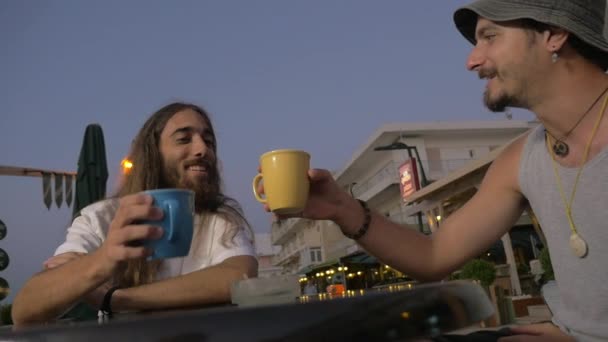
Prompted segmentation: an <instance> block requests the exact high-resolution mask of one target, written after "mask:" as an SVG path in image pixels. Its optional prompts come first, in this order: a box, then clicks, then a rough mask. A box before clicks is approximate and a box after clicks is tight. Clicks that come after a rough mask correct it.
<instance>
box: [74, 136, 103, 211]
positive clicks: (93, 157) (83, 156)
mask: <svg viewBox="0 0 608 342" xmlns="http://www.w3.org/2000/svg"><path fill="white" fill-rule="evenodd" d="M107 181H108V164H107V162H106V144H105V142H104V139H103V131H102V130H101V126H99V125H98V124H90V125H88V126H87V129H86V131H85V133H84V140H83V142H82V148H81V149H80V156H79V157H78V172H77V175H76V198H75V200H74V215H73V216H74V217H76V216H78V215H79V214H80V210H81V209H82V208H84V207H86V206H87V205H89V204H91V203H94V202H97V201H99V200H101V199H103V198H104V197H105V195H106V182H107Z"/></svg>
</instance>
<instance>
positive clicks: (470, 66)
mask: <svg viewBox="0 0 608 342" xmlns="http://www.w3.org/2000/svg"><path fill="white" fill-rule="evenodd" d="M484 61H485V57H484V55H483V52H482V51H481V49H480V48H479V47H478V46H477V45H475V46H474V47H473V49H472V50H471V53H470V54H469V56H468V57H467V70H469V71H477V70H478V69H479V68H480V67H481V65H482V64H483V63H484Z"/></svg>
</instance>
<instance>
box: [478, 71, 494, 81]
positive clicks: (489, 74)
mask: <svg viewBox="0 0 608 342" xmlns="http://www.w3.org/2000/svg"><path fill="white" fill-rule="evenodd" d="M478 75H479V78H480V79H484V78H491V77H494V76H497V75H498V73H497V72H496V70H479V73H478Z"/></svg>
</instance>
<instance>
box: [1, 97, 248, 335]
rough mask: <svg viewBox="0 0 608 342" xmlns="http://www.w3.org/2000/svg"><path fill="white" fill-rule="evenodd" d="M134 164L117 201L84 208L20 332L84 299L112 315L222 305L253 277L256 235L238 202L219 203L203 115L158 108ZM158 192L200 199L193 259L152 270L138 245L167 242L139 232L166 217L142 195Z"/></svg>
mask: <svg viewBox="0 0 608 342" xmlns="http://www.w3.org/2000/svg"><path fill="white" fill-rule="evenodd" d="M129 157H130V158H131V159H132V160H133V165H134V167H133V169H132V171H131V172H129V173H128V174H127V175H126V176H125V178H124V179H123V180H122V182H121V185H120V189H119V191H118V193H117V196H115V198H112V199H108V200H105V201H101V202H98V203H95V204H92V205H90V206H88V207H86V208H84V209H83V210H82V211H81V216H79V217H77V218H76V219H75V220H74V222H73V223H72V226H71V227H69V228H68V232H67V237H66V241H65V242H64V243H63V244H62V245H60V246H59V247H58V248H57V250H56V252H55V256H54V257H52V258H51V259H49V260H47V262H45V268H46V269H45V270H44V271H43V272H41V273H39V274H37V275H35V276H34V277H32V278H31V279H30V280H29V281H28V282H27V283H26V284H25V285H24V287H23V288H22V289H21V291H20V292H19V294H18V295H17V296H16V298H15V301H14V304H13V320H14V322H15V323H16V324H27V323H38V322H44V321H48V320H52V319H54V318H57V317H58V316H59V315H61V314H62V313H63V312H65V311H66V310H67V309H69V308H70V307H71V306H72V305H74V304H75V303H76V302H78V301H79V300H81V299H82V298H84V299H85V300H86V301H87V302H88V303H90V304H91V305H94V306H97V307H101V306H102V304H103V306H104V307H103V308H102V309H103V310H104V311H106V312H107V311H109V312H110V313H111V311H134V310H154V309H170V308H183V307H195V306H202V305H210V304H218V303H225V302H228V301H229V299H230V284H231V283H232V282H233V281H235V280H238V279H243V278H246V277H254V276H256V273H257V261H256V259H255V256H254V255H255V251H254V248H253V244H252V242H253V241H252V240H253V236H252V232H251V229H250V227H249V224H248V223H247V220H246V219H245V217H244V216H243V214H242V211H241V210H240V208H239V206H238V204H237V202H236V201H234V200H233V199H231V198H229V197H227V196H226V195H224V194H223V193H222V190H221V184H222V182H221V177H220V172H219V169H218V159H217V142H216V137H215V132H214V130H213V126H212V124H211V121H210V119H209V116H208V115H207V113H206V112H205V111H204V110H203V109H202V108H200V107H198V106H195V105H192V104H186V103H172V104H169V105H167V106H165V107H163V108H161V109H160V110H159V111H157V112H156V113H154V114H153V115H152V116H151V117H150V118H149V119H148V120H147V121H146V123H145V124H144V126H143V127H142V128H141V130H140V131H139V133H138V134H137V136H136V138H135V139H134V141H133V144H132V149H131V152H130V155H129ZM160 188H183V189H190V190H193V191H194V192H195V213H196V216H195V220H194V224H195V227H194V236H193V240H192V245H191V248H190V253H189V254H188V256H186V257H183V258H171V259H165V260H160V261H159V260H156V261H147V260H146V256H148V255H149V254H150V250H149V249H147V248H145V247H143V246H138V245H136V244H133V243H132V242H134V241H137V240H141V239H148V238H151V239H154V238H159V237H160V236H162V234H163V232H162V230H161V229H160V228H158V227H154V226H149V225H141V224H138V222H140V221H142V220H155V219H159V218H161V217H162V215H163V213H162V210H160V209H159V208H156V207H154V206H153V205H152V202H153V200H152V198H151V196H149V195H146V194H144V193H142V192H143V191H145V190H151V189H160ZM104 297H105V298H106V300H105V301H104ZM103 302H106V303H103Z"/></svg>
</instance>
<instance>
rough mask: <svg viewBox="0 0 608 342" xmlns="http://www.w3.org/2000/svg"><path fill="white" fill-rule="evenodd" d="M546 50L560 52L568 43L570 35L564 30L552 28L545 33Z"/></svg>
mask: <svg viewBox="0 0 608 342" xmlns="http://www.w3.org/2000/svg"><path fill="white" fill-rule="evenodd" d="M543 37H544V41H545V44H546V48H547V50H548V51H549V52H551V53H553V52H558V51H560V50H561V49H562V48H563V47H564V44H566V42H567V41H568V37H570V33H569V32H568V31H566V30H564V29H561V28H558V27H552V28H551V29H550V30H547V31H545V32H544V33H543Z"/></svg>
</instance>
